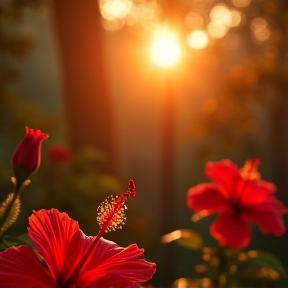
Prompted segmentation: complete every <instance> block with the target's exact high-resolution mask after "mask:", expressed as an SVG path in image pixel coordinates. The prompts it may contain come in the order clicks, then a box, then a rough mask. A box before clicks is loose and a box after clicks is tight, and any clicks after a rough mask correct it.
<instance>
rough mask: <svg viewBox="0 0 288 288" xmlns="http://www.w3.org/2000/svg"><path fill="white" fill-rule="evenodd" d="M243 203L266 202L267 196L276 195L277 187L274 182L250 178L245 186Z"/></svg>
mask: <svg viewBox="0 0 288 288" xmlns="http://www.w3.org/2000/svg"><path fill="white" fill-rule="evenodd" d="M243 188H244V189H243V192H242V194H241V205H244V206H246V205H253V204H257V203H261V202H265V201H266V200H267V198H269V197H274V195H273V194H274V193H275V192H276V190H277V188H276V186H275V185H274V184H272V183H269V182H266V181H262V180H250V181H248V182H247V183H246V185H245V187H243Z"/></svg>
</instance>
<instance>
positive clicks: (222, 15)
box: [209, 3, 232, 27]
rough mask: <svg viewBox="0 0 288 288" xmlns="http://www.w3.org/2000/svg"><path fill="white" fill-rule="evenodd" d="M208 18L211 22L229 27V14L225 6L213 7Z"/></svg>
mask: <svg viewBox="0 0 288 288" xmlns="http://www.w3.org/2000/svg"><path fill="white" fill-rule="evenodd" d="M209 16H210V19H211V21H212V22H213V21H219V22H222V23H223V24H224V25H226V26H228V27H229V26H231V22H232V16H231V12H230V10H229V8H228V7H227V6H226V5H225V4H222V3H220V4H217V5H216V6H214V7H213V8H212V9H211V11H210V14H209Z"/></svg>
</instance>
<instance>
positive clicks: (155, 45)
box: [150, 27, 181, 67]
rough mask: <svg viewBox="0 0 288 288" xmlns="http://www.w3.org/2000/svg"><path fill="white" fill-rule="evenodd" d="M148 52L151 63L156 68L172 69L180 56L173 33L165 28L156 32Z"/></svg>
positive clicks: (178, 46)
mask: <svg viewBox="0 0 288 288" xmlns="http://www.w3.org/2000/svg"><path fill="white" fill-rule="evenodd" d="M150 52H151V57H152V59H153V61H154V62H155V63H156V64H157V65H158V66H160V67H172V66H174V65H176V64H177V62H178V61H179V58H180V55H181V49H180V45H179V43H178V41H177V37H176V35H175V33H173V32H172V31H170V30H168V28H167V27H164V28H161V29H158V30H156V31H155V33H154V41H153V42H152V45H151V50H150Z"/></svg>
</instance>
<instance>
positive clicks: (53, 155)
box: [48, 145, 72, 165]
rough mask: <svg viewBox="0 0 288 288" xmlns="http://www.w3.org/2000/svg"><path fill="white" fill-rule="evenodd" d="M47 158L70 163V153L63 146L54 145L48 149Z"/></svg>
mask: <svg viewBox="0 0 288 288" xmlns="http://www.w3.org/2000/svg"><path fill="white" fill-rule="evenodd" d="M48 156H49V158H50V159H51V160H52V161H54V162H56V163H58V164H62V165H66V164H70V162H71V160H72V154H71V152H70V150H69V149H68V148H66V147H64V146H60V145H54V146H51V147H50V148H49V149H48Z"/></svg>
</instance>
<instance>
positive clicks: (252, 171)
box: [234, 158, 260, 210]
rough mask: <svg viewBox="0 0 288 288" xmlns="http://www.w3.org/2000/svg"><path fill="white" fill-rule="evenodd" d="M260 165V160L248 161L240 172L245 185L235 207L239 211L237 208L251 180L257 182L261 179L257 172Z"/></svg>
mask: <svg viewBox="0 0 288 288" xmlns="http://www.w3.org/2000/svg"><path fill="white" fill-rule="evenodd" d="M259 164H260V159H258V158H253V159H250V160H247V161H246V162H245V164H244V166H243V168H242V169H241V171H240V176H241V178H242V179H243V180H245V182H244V185H243V187H242V189H241V192H240V194H239V195H238V197H237V203H236V205H234V206H235V207H234V209H236V210H237V207H238V205H237V204H239V202H240V201H241V197H242V195H243V193H244V191H245V189H246V187H247V184H248V182H249V181H250V180H256V179H260V173H259V172H258V171H257V167H258V166H259Z"/></svg>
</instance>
